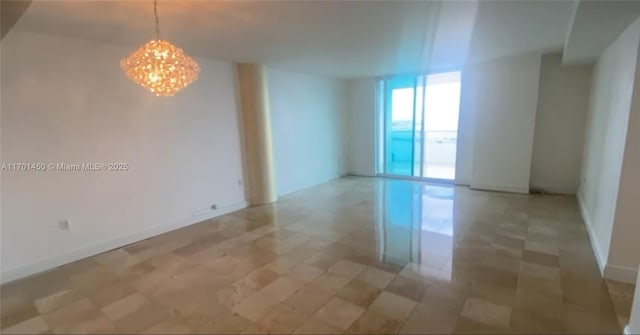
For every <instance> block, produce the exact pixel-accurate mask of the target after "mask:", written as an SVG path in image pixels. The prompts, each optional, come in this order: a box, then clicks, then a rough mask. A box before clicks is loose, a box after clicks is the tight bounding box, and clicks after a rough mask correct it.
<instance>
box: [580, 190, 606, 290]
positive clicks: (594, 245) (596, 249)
mask: <svg viewBox="0 0 640 335" xmlns="http://www.w3.org/2000/svg"><path fill="white" fill-rule="evenodd" d="M576 198H577V199H578V207H580V214H581V215H582V221H584V225H585V226H586V227H587V233H588V234H589V240H591V249H593V254H594V255H595V256H596V261H597V262H598V268H599V269H600V275H601V276H602V277H603V278H604V274H605V271H604V270H605V268H606V266H607V260H606V259H605V257H604V254H603V253H602V250H600V245H599V244H598V241H597V239H596V234H595V232H594V231H593V224H592V223H591V217H590V216H589V213H588V212H587V209H586V208H585V206H584V201H583V200H582V194H581V193H580V192H578V193H577V194H576Z"/></svg>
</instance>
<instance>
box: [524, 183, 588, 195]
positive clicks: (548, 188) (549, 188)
mask: <svg viewBox="0 0 640 335" xmlns="http://www.w3.org/2000/svg"><path fill="white" fill-rule="evenodd" d="M531 189H538V190H543V191H545V192H548V193H551V194H568V195H575V194H576V193H577V191H576V189H575V187H561V186H560V187H558V186H553V185H531Z"/></svg>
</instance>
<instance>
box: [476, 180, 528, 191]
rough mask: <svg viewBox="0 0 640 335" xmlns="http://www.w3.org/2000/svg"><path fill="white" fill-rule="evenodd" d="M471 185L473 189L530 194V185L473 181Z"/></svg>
mask: <svg viewBox="0 0 640 335" xmlns="http://www.w3.org/2000/svg"><path fill="white" fill-rule="evenodd" d="M469 187H470V188H471V189H473V190H482V191H498V192H508V193H523V194H529V188H528V187H521V186H513V185H485V184H474V183H471V185H470V186H469Z"/></svg>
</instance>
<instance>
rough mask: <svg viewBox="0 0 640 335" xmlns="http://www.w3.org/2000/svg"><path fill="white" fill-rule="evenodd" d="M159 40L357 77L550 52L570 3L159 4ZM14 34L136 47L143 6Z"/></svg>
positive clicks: (40, 4) (27, 24) (109, 5)
mask: <svg viewBox="0 0 640 335" xmlns="http://www.w3.org/2000/svg"><path fill="white" fill-rule="evenodd" d="M158 10H159V14H160V33H161V37H162V38H165V39H168V40H170V41H171V42H172V43H174V44H176V45H178V46H180V47H182V48H184V49H185V51H186V52H187V53H189V54H192V55H195V56H200V57H209V58H217V59H223V60H228V61H234V62H259V63H265V64H267V65H270V66H273V67H277V68H281V69H284V70H291V71H299V72H307V73H315V74H322V75H329V76H337V77H362V76H375V75H385V74H391V73H402V72H410V71H417V70H423V69H426V68H428V67H430V68H450V67H457V66H461V65H462V64H464V63H465V62H467V61H479V60H487V59H492V58H496V57H503V56H507V55H511V54H517V53H522V52H527V51H534V50H556V49H557V50H560V49H561V48H562V46H563V42H564V38H565V36H566V34H567V28H568V24H569V21H570V18H571V15H572V5H571V2H570V1H480V2H476V1H461V2H458V1H446V2H439V1H431V2H430V1H273V2H271V1H248V2H247V1H220V2H219V1H160V2H159V4H158ZM15 29H16V30H21V31H32V32H41V33H50V34H58V35H63V36H68V37H75V38H83V39H91V40H96V41H100V42H105V43H110V44H119V45H127V46H131V47H132V48H133V47H137V46H138V45H140V44H142V43H144V42H146V41H147V40H149V39H150V38H153V37H154V20H153V6H152V3H151V1H34V2H33V3H32V4H31V6H30V7H29V9H28V10H27V11H26V13H25V14H24V15H23V16H22V18H21V19H20V21H19V22H18V23H17V24H16V26H15Z"/></svg>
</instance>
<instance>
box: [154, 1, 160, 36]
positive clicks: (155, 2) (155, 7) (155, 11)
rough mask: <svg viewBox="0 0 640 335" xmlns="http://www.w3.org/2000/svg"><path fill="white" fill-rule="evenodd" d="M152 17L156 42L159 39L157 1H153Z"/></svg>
mask: <svg viewBox="0 0 640 335" xmlns="http://www.w3.org/2000/svg"><path fill="white" fill-rule="evenodd" d="M153 15H154V16H155V18H156V40H159V39H160V19H158V0H153Z"/></svg>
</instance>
